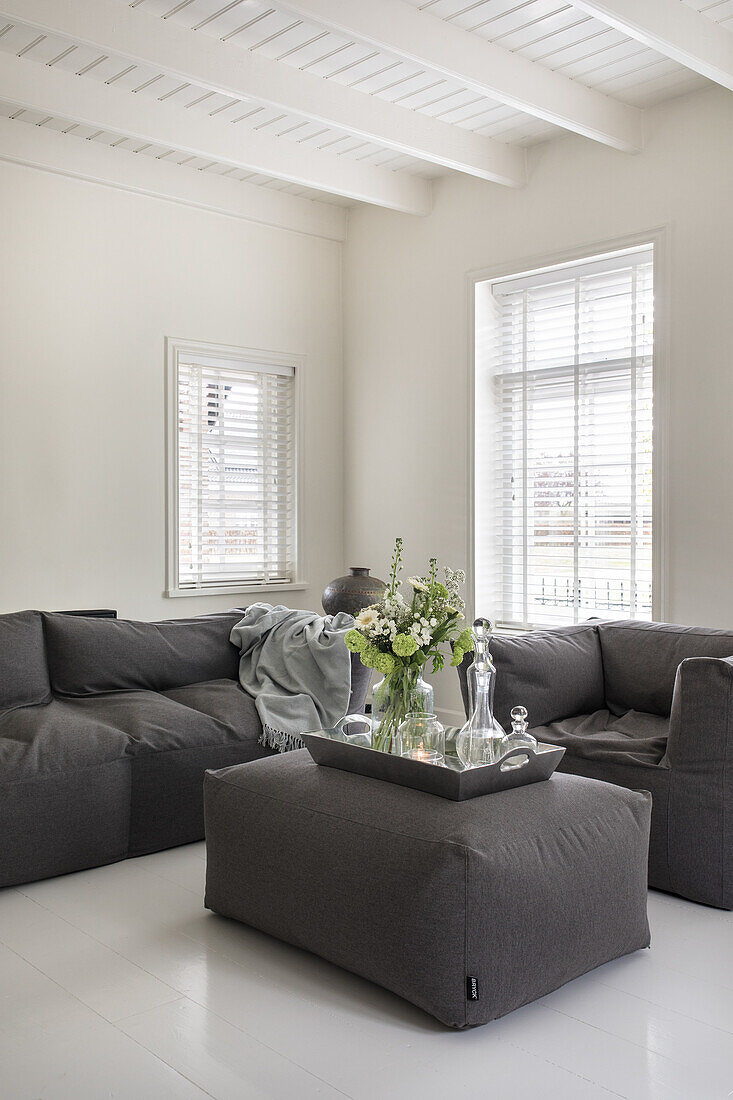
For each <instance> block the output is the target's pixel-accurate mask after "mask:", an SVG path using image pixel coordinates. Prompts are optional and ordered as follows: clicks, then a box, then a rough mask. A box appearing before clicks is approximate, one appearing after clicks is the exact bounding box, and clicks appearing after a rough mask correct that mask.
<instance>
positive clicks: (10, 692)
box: [0, 611, 51, 710]
mask: <svg viewBox="0 0 733 1100" xmlns="http://www.w3.org/2000/svg"><path fill="white" fill-rule="evenodd" d="M50 694H51V685H50V684H49V682H48V669H47V667H46V649H45V645H44V641H43V625H42V622H41V613H40V611H16V612H14V613H13V614H12V615H0V710H11V709H12V708H13V707H25V706H30V705H32V704H34V703H44V702H46V700H47V699H48V698H49V696H50Z"/></svg>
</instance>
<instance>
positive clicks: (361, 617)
mask: <svg viewBox="0 0 733 1100" xmlns="http://www.w3.org/2000/svg"><path fill="white" fill-rule="evenodd" d="M378 620H379V615H378V614H377V612H376V611H375V610H374V608H373V607H365V608H364V610H363V611H360V612H359V614H358V615H357V616H356V622H357V624H358V625H359V626H361V627H364V628H366V629H367V630H369V629H370V628H371V627H373V626H374V625H375V624H376V623H377V622H378Z"/></svg>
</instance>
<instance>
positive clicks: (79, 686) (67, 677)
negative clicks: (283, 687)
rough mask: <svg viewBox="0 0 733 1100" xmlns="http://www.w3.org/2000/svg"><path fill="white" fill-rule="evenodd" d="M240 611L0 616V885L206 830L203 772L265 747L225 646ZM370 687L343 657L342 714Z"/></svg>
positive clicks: (233, 656) (356, 706)
mask: <svg viewBox="0 0 733 1100" xmlns="http://www.w3.org/2000/svg"><path fill="white" fill-rule="evenodd" d="M242 614H243V612H242V611H241V610H234V611H227V612H224V613H222V614H216V615H206V616H201V617H198V618H193V619H174V620H170V621H168V622H160V623H144V622H131V621H125V620H117V619H106V618H94V617H83V616H82V617H79V616H76V615H75V616H68V615H64V614H56V613H41V612H38V611H22V612H18V613H16V614H11V615H0V838H1V841H0V886H8V885H13V884H17V883H22V882H29V881H32V880H34V879H38V878H45V877H47V876H50V875H59V874H64V873H65V872H68V871H76V870H80V869H82V868H85V867H95V866H98V865H100V864H103V863H112V862H114V861H116V860H120V859H124V858H125V857H127V856H134V855H142V854H144V853H146V852H153V851H157V850H159V849H161V848H168V847H171V846H173V845H176V844H185V843H187V842H189V841H193V840H200V839H201V838H202V837H203V835H204V827H203V795H202V788H203V777H204V771H205V770H206V769H207V768H223V767H226V766H228V765H229V764H240V763H244V762H245V761H248V760H253V759H256V758H258V757H261V756H267V755H270V750H268V749H265V748H263V746H262V745H260V744H259V740H258V739H259V735H260V732H261V725H260V721H259V718H258V716H257V711H256V709H255V704H254V700H253V699H252V698H251V697H250V696H249V695H248V694H247V693H246V692H245V691H243V689H242V688H241V686H240V685H239V682H238V679H237V672H238V658H239V651H238V650H237V648H236V647H235V646H233V645H232V644H231V642H230V641H229V634H230V631H231V629H232V627H233V626H234V624H235V623H236V622H238V621H239V619H241V617H242ZM367 686H368V672H367V670H366V669H364V668H363V666H362V665H361V663H360V662H358V661H353V660H352V695H351V702H350V708H349V709H350V710H361V709H362V708H363V705H364V699H365V696H366V690H367Z"/></svg>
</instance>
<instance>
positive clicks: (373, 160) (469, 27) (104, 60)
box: [0, 0, 733, 204]
mask: <svg viewBox="0 0 733 1100" xmlns="http://www.w3.org/2000/svg"><path fill="white" fill-rule="evenodd" d="M116 2H117V3H119V4H126V6H127V7H129V8H131V9H134V10H135V12H136V13H139V15H140V18H141V19H143V18H147V19H148V20H149V19H151V17H154V18H156V19H158V20H160V21H161V23H162V24H164V25H165V24H168V23H170V24H178V25H179V26H181V27H185V28H187V29H188V30H190V31H191V32H192V33H193V34H196V35H206V36H210V37H212V38H215V39H218V40H219V41H221V42H224V43H226V44H227V46H228V47H229V48H230V49H231V50H232V51H233V53H234V54H236V51H252V52H254V53H259V54H261V55H263V56H265V57H267V58H269V59H272V60H274V61H276V62H277V63H279V64H282V65H283V66H292V67H295V68H297V69H300V70H304V71H306V72H309V73H311V74H314V75H316V76H319V77H321V78H323V79H324V80H326V81H329V82H332V83H333V84H334V85H344V86H347V87H349V88H352V89H355V90H358V91H359V92H361V93H363V94H364V95H366V96H375V97H378V98H380V99H382V100H386V101H389V102H390V103H392V104H395V105H399V106H400V107H402V108H404V109H405V110H409V111H415V112H419V113H420V114H423V115H427V116H430V117H432V118H433V119H437V120H440V121H441V122H443V123H447V124H450V125H451V126H455V127H458V128H460V129H463V130H468V131H472V132H474V133H476V134H479V135H482V136H485V137H487V138H492V139H495V140H497V141H500V142H503V143H507V144H511V145H519V146H528V145H532V144H534V143H536V142H538V141H545V140H548V139H550V138H552V137H555V136H557V135H559V134H562V133H563V132H564V131H562V130H561V129H560V128H559V127H558V126H555V125H553V124H551V123H549V122H546V121H544V120H542V119H539V118H535V117H532V116H531V115H529V114H525V113H523V112H521V111H518V110H516V109H513V108H512V107H509V106H506V105H504V104H502V103H497V102H495V101H492V100H491V99H489V98H486V97H484V96H480V95H477V94H476V92H475V91H472V90H469V89H467V88H465V87H463V86H461V84H460V82H456V81H452V80H449V79H446V78H445V77H444V76H442V75H441V74H439V73H437V72H434V71H430V70H429V69H426V68H421V67H420V66H418V65H415V64H413V63H412V62H410V61H406V60H404V59H402V58H400V57H399V56H393V55H390V54H389V53H386V52H383V51H380V50H376V49H374V48H372V47H371V46H369V45H366V44H365V43H363V42H360V41H358V40H357V39H350V38H348V37H344V36H342V35H339V34H335V33H333V32H331V31H329V30H327V29H326V28H324V27H323V26H319V25H317V24H316V23H311V22H307V21H304V20H302V19H299V18H297V17H296V16H294V15H293V14H292V13H291V12H289V11H288V10H287V9H286V7H284V6H283V7H281V6H280V5H278V4H277V3H268V2H267V0H264V2H263V0H230V2H228V3H227V2H225V0H132V2H129V0H116ZM364 2H365V3H366V2H367V0H364ZM395 2H396V3H408V4H409V5H410V6H411V7H413V8H417V9H420V10H422V11H423V12H426V13H428V14H429V15H431V16H433V17H435V18H436V19H441V20H444V21H445V22H446V23H449V24H452V25H454V26H456V27H459V28H461V29H462V30H464V31H467V32H470V34H472V35H476V36H478V37H480V38H482V39H485V40H487V41H489V42H492V43H495V44H496V45H498V46H501V47H502V48H504V49H506V50H508V51H511V52H512V53H515V54H518V55H521V56H522V57H524V58H526V59H527V60H529V61H531V62H533V63H535V64H536V65H538V66H542V67H544V68H547V69H551V70H554V71H556V72H558V73H561V74H563V75H564V76H566V77H568V78H570V79H571V80H572V81H574V82H577V83H578V84H582V85H585V86H586V87H588V88H592V89H595V90H597V91H598V92H601V93H603V94H604V95H607V96H610V97H613V98H614V99H616V100H618V101H620V102H622V103H624V104H629V105H633V106H635V107H641V108H644V107H648V106H650V105H651V104H654V103H657V102H659V101H661V100H663V99H667V98H670V97H673V96H678V95H681V94H685V93H687V92H690V91H692V90H694V89H696V88H699V87H702V86H704V85H705V84H707V83H708V82H707V81H706V80H705V79H704V78H703V77H701V76H699V75H697V73H695V72H693V71H691V70H690V69H687V68H684V67H682V66H681V65H679V64H676V63H675V62H674V61H671V60H669V59H668V58H666V57H664V56H662V55H661V54H659V53H656V52H655V51H654V50H651V49H648V48H646V47H645V46H643V45H641V44H640V43H639V42H637V41H633V40H632V39H631V38H628V37H625V36H624V34H622V33H621V32H619V31H617V30H615V29H613V28H612V27H609V26H608V25H606V24H604V23H602V22H599V21H598V20H597V19H595V18H592V17H590V16H588V15H586V14H584V13H583V12H582V11H581V10H579V9H578V8H576V7H574V6H573V5H572V4H567V3H562V2H561V0H524V2H520V0H477V2H473V3H471V2H469V0H395ZM669 2H670V4H679V3H682V2H684V3H685V4H686V5H687V6H688V7H690V8H694V9H695V10H696V11H698V12H700V13H701V14H702V15H703V16H704V17H705V18H706V19H709V20H712V21H714V22H717V23H719V24H721V25H722V26H724V27H726V28H728V29H730V30H733V0H669ZM0 51H1V52H3V53H5V54H10V55H15V57H17V58H21V59H22V61H23V63H24V65H25V64H27V65H29V66H46V67H50V68H54V69H59V70H64V71H66V72H68V73H74V74H77V75H78V76H79V78H80V79H81V80H84V81H87V82H88V83H89V95H90V99H93V96H94V83H95V82H97V83H104V84H107V85H111V86H115V87H117V88H119V89H125V90H126V91H128V92H129V94H130V95H131V96H133V95H135V96H142V97H149V98H150V99H157V100H160V101H164V102H167V103H169V104H170V105H172V106H175V107H177V108H178V109H179V110H180V112H181V114H182V115H183V114H189V115H191V116H198V117H199V118H203V119H206V118H210V119H212V120H214V119H216V120H217V121H218V122H222V121H226V122H229V123H230V124H231V125H232V126H233V127H237V128H238V129H239V130H240V132H241V130H243V129H250V130H252V131H258V132H262V133H267V134H270V135H272V136H274V137H276V138H277V139H278V140H279V141H282V142H290V143H296V144H298V145H300V146H309V147H311V148H313V149H314V150H322V151H327V152H328V153H330V154H334V155H335V156H337V157H338V158H344V159H345V160H351V161H354V162H358V163H359V164H364V165H371V166H374V167H380V168H382V169H383V170H384V171H385V172H390V173H406V174H408V175H415V176H422V177H425V178H431V177H433V176H435V175H437V174H440V173H441V172H443V171H446V170H447V169H442V168H440V167H439V166H436V165H435V164H430V163H427V162H426V161H423V160H420V159H418V158H416V157H412V156H406V155H403V154H402V153H398V152H395V151H394V149H391V148H386V147H384V146H381V145H379V144H378V143H376V142H371V141H365V140H363V139H362V138H361V137H359V136H355V135H354V134H350V133H349V132H348V131H347V130H341V129H336V128H334V127H328V126H324V125H321V124H319V123H315V122H311V121H309V120H308V119H306V118H303V117H302V116H301V117H299V116H298V115H297V114H295V113H284V112H282V111H278V110H275V109H273V108H271V107H268V106H265V105H263V104H262V103H259V102H257V101H256V100H254V99H245V98H232V97H228V96H224V95H221V94H217V93H213V92H211V91H207V90H206V89H205V88H203V87H200V86H197V85H196V84H192V83H188V82H185V81H182V80H180V79H177V78H175V77H172V76H170V75H168V74H167V73H166V72H165V71H162V70H161V71H159V70H157V69H156V68H155V67H144V66H142V65H139V64H135V63H133V62H132V61H130V60H129V59H128V58H125V57H124V56H123V55H120V56H115V55H112V54H101V53H100V52H99V51H98V50H96V49H94V48H90V47H89V46H87V45H83V44H81V43H80V42H78V41H74V40H73V39H68V38H61V37H55V36H53V35H50V34H44V33H39V31H38V30H37V29H35V28H34V27H30V26H27V25H24V24H23V23H22V22H20V21H14V22H10V21H5V20H3V19H2V18H0ZM1 61H2V57H1V54H0V63H1ZM0 116H3V117H6V118H12V119H15V120H17V121H18V122H19V123H20V124H23V123H25V124H31V125H34V126H38V127H41V128H47V129H53V130H57V131H61V132H63V133H64V134H67V135H68V138H69V140H73V139H76V140H79V139H85V140H88V141H92V142H98V143H102V144H105V145H110V146H114V147H115V148H118V149H119V150H120V151H121V152H120V155H123V153H127V154H130V153H138V154H142V155H145V156H148V157H152V158H158V159H159V160H167V161H169V162H174V163H178V164H180V165H182V166H184V167H186V168H188V169H189V170H198V171H199V172H202V173H208V174H210V175H226V176H228V177H230V178H232V179H235V180H242V181H247V182H249V183H250V184H257V185H259V186H262V187H266V188H271V189H276V190H280V191H284V192H286V193H290V194H293V195H300V196H303V197H307V198H310V199H314V198H315V199H318V200H319V201H325V202H333V203H341V204H346V203H348V202H349V201H350V200H349V199H347V198H344V197H342V196H340V195H339V194H337V193H329V192H328V191H327V190H318V191H315V190H313V189H312V188H308V187H304V186H302V185H301V184H299V183H293V182H289V181H288V180H287V179H282V178H275V177H274V176H273V177H270V176H267V175H265V174H261V173H253V172H247V171H245V170H242V169H239V168H232V167H231V166H229V165H226V164H222V163H218V162H216V161H209V160H204V159H202V158H200V157H196V156H192V155H190V154H189V153H186V152H181V151H178V150H176V149H171V148H169V147H167V146H166V145H156V144H155V143H152V142H142V141H140V140H135V139H134V138H131V137H129V136H128V135H126V134H124V133H117V132H115V133H112V132H108V131H105V130H100V129H95V128H94V127H92V126H83V125H79V124H75V123H74V122H72V121H69V120H68V119H65V118H63V117H57V116H56V115H55V114H46V113H44V114H39V113H38V112H34V111H30V110H25V109H23V107H22V106H20V105H19V104H18V103H16V102H13V101H12V100H8V101H6V102H0Z"/></svg>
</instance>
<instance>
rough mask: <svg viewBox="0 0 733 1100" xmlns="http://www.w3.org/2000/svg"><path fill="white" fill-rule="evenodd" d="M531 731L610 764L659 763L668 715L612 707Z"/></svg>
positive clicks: (573, 753)
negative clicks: (621, 712) (616, 711)
mask: <svg viewBox="0 0 733 1100" xmlns="http://www.w3.org/2000/svg"><path fill="white" fill-rule="evenodd" d="M532 733H533V734H534V736H535V737H536V738H537V740H538V741H549V742H550V743H551V744H553V745H562V747H563V748H564V749H566V751H567V753H568V754H570V755H571V756H578V757H583V758H584V759H586V760H596V761H598V763H608V764H650V765H652V766H654V765H656V764H659V763H660V762H661V760H662V758H663V757H664V754H665V752H666V749H667V737H668V734H669V719H668V718H662V717H660V715H658V714H640V713H639V712H638V711H634V710H630V711H628V712H627V713H626V714H624V715H621V716H618V715H615V714H612V713H611V711H609V710H597V711H594V712H593V714H578V715H576V716H575V717H573V718H562V719H560V721H558V722H551V723H550V724H549V725H547V726H537V727H535V728H534V729H533V730H532Z"/></svg>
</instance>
